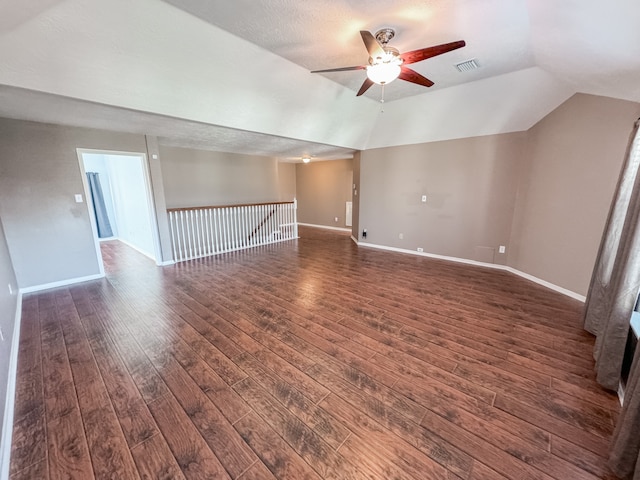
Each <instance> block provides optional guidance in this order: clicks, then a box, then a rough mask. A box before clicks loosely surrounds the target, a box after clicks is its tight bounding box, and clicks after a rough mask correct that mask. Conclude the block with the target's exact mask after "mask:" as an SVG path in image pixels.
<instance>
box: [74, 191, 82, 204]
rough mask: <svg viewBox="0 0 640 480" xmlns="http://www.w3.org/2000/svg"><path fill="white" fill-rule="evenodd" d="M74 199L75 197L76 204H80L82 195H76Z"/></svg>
mask: <svg viewBox="0 0 640 480" xmlns="http://www.w3.org/2000/svg"><path fill="white" fill-rule="evenodd" d="M75 197H76V203H82V195H81V194H79V193H76V195H75Z"/></svg>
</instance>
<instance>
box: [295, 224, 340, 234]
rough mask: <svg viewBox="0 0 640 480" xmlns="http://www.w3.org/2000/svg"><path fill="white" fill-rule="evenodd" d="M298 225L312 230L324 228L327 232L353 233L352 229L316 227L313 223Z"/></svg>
mask: <svg viewBox="0 0 640 480" xmlns="http://www.w3.org/2000/svg"><path fill="white" fill-rule="evenodd" d="M298 225H302V226H303V227H311V228H323V229H325V230H336V231H338V232H349V233H351V229H350V228H342V227H329V226H327V225H314V224H313V223H300V222H298Z"/></svg>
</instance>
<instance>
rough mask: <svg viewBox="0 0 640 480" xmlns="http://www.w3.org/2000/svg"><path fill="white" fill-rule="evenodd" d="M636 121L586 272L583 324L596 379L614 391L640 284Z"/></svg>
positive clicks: (639, 164)
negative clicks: (592, 342) (591, 263)
mask: <svg viewBox="0 0 640 480" xmlns="http://www.w3.org/2000/svg"><path fill="white" fill-rule="evenodd" d="M639 124H640V120H639V121H638V122H636V124H635V128H634V130H633V132H632V134H631V139H630V142H629V147H628V149H627V155H626V158H625V163H624V165H623V167H622V171H621V174H620V178H619V180H618V186H617V189H616V193H615V196H614V199H613V202H612V205H611V209H610V211H609V217H608V219H607V223H606V226H605V231H604V235H603V237H602V241H601V243H600V250H599V252H598V256H597V259H596V264H595V267H594V270H593V275H592V277H591V285H590V287H589V292H588V294H587V300H586V304H585V313H584V328H585V329H586V330H587V331H589V332H591V333H593V334H594V335H595V336H596V345H595V349H594V358H595V360H596V378H597V381H598V383H600V384H601V385H602V386H603V387H605V388H607V389H610V390H614V391H615V390H617V389H618V384H619V382H620V371H621V368H622V360H623V357H624V349H625V344H626V341H627V335H628V333H629V321H630V319H631V312H632V311H633V308H634V306H635V302H636V299H637V296H638V291H639V289H640V255H638V252H640V226H639V225H638V219H640V175H639V172H640V134H639V130H638V125H639Z"/></svg>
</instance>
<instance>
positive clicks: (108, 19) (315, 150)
mask: <svg viewBox="0 0 640 480" xmlns="http://www.w3.org/2000/svg"><path fill="white" fill-rule="evenodd" d="M638 25H640V2H637V0H633V1H631V0H616V2H609V3H605V2H601V1H595V0H563V1H561V2H558V1H557V0H430V1H425V0H398V1H390V0H385V1H382V0H310V1H307V2H301V1H296V0H261V1H258V0H234V1H233V2H229V1H228V0H164V1H163V0H137V1H136V2H129V1H127V0H110V1H108V2H107V1H102V2H99V1H96V0H30V1H29V2H23V1H19V0H5V1H4V2H3V7H2V16H1V17H0V116H6V117H10V118H21V119H27V120H35V121H46V122H52V123H61V124H66V125H79V126H89V127H96V128H104V129H111V130H120V131H122V130H124V131H131V132H135V133H145V134H150V135H156V136H159V137H160V141H161V142H162V143H163V144H167V145H174V146H186V147H193V148H205V149H213V150H219V151H230V152H235V153H248V154H254V155H264V156H269V157H274V156H275V157H278V158H281V159H289V160H291V159H295V158H299V157H300V156H302V155H303V154H312V155H315V156H316V157H317V158H319V159H332V158H345V157H349V156H351V155H352V153H353V151H354V150H363V149H368V148H376V147H387V146H393V145H401V144H410V143H420V142H430V141H437V140H445V139H453V138H462V137H470V136H478V135H488V134H496V133H505V132H513V131H521V130H526V129H528V128H530V127H531V126H533V125H534V124H535V123H536V122H537V121H539V120H540V119H541V118H543V117H544V116H545V115H546V114H547V113H549V112H550V111H551V110H553V109H554V108H556V107H557V106H558V105H559V104H560V103H562V102H563V101H565V100H566V99H567V98H569V97H570V96H571V95H573V94H574V93H577V92H582V93H590V94H595V95H605V96H610V97H616V98H621V99H626V100H631V101H636V102H638V101H640V29H639V28H638V27H637V26H638ZM382 27H392V28H394V29H395V30H396V37H395V38H394V39H393V40H392V41H391V43H390V45H392V46H394V47H396V48H398V49H399V50H400V51H401V52H404V51H408V50H414V49H417V48H422V47H427V46H431V45H436V44H441V43H447V42H451V41H455V40H465V41H466V43H467V45H466V47H464V48H461V49H459V50H455V51H453V52H449V53H446V54H444V55H441V56H438V57H434V58H431V59H428V60H425V61H423V62H420V63H416V64H413V65H412V68H414V69H415V70H416V71H418V72H419V73H421V74H423V75H425V76H426V77H428V78H430V79H431V80H432V81H434V82H435V85H434V86H433V87H431V88H429V89H427V88H424V87H421V86H417V85H414V84H411V83H408V82H403V81H400V80H397V81H395V82H393V83H391V84H389V85H388V86H387V87H386V88H385V90H386V91H385V103H384V104H381V103H380V102H379V99H380V96H381V89H380V87H379V86H377V85H376V86H374V87H372V88H371V89H369V91H368V92H367V93H366V94H365V95H364V96H362V97H356V96H355V94H356V91H357V90H358V89H359V87H360V85H361V84H362V82H363V80H364V78H365V73H364V72H363V71H351V72H339V73H324V74H311V73H309V71H310V70H316V69H325V68H333V67H342V66H351V65H363V64H365V63H366V61H367V58H368V55H367V52H366V50H365V48H364V45H363V44H362V40H361V38H360V35H359V31H360V30H369V31H371V32H372V33H375V32H376V31H377V30H378V29H379V28H382ZM469 59H476V61H477V63H478V64H479V66H480V68H478V69H476V70H473V71H469V72H459V71H458V70H457V69H456V68H455V64H456V63H459V62H462V61H465V60H469ZM383 107H384V108H383Z"/></svg>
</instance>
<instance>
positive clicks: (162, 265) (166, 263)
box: [157, 260, 176, 267]
mask: <svg viewBox="0 0 640 480" xmlns="http://www.w3.org/2000/svg"><path fill="white" fill-rule="evenodd" d="M175 264H176V261H175V260H167V261H166V262H160V263H157V265H158V266H159V267H168V266H170V265H175Z"/></svg>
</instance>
